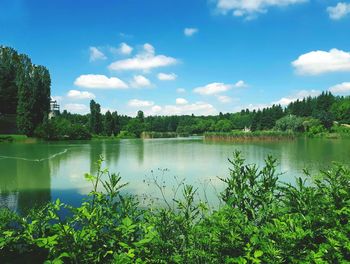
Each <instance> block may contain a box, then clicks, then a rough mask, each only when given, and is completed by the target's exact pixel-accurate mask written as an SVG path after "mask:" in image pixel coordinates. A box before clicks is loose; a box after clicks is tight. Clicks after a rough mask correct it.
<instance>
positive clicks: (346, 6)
mask: <svg viewBox="0 0 350 264" xmlns="http://www.w3.org/2000/svg"><path fill="white" fill-rule="evenodd" d="M327 12H328V14H329V17H330V18H331V19H334V20H339V19H341V18H343V17H345V16H347V15H348V14H350V3H344V2H339V3H338V4H337V5H336V6H329V7H327Z"/></svg>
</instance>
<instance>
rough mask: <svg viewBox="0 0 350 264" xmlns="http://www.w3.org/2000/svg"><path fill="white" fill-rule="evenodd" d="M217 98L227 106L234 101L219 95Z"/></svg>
mask: <svg viewBox="0 0 350 264" xmlns="http://www.w3.org/2000/svg"><path fill="white" fill-rule="evenodd" d="M216 98H217V99H218V100H219V102H220V103H223V104H227V103H230V102H231V101H232V98H231V97H229V96H226V95H217V96H216Z"/></svg>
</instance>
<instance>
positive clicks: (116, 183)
mask: <svg viewBox="0 0 350 264" xmlns="http://www.w3.org/2000/svg"><path fill="white" fill-rule="evenodd" d="M229 162H230V170H229V175H228V176H227V178H222V179H221V180H222V181H223V182H224V184H225V187H224V189H223V191H222V192H221V194H220V197H219V198H220V200H221V201H222V204H221V206H219V207H218V208H216V209H215V210H213V211H212V210H211V209H210V207H209V205H208V204H207V203H205V202H202V201H199V200H197V198H196V192H197V190H196V189H195V188H193V187H192V186H189V185H185V184H182V185H181V186H180V187H181V189H182V194H181V195H176V196H175V198H174V199H173V200H164V206H163V207H160V206H150V207H149V208H147V209H143V208H141V207H140V206H139V201H138V199H137V198H135V197H133V196H129V195H122V194H121V190H122V189H123V188H124V186H125V184H122V183H121V178H120V176H119V175H118V174H113V173H110V172H109V171H108V170H107V169H104V168H103V167H102V166H103V163H102V161H99V162H98V172H97V174H96V175H90V174H86V175H85V178H86V179H87V180H88V181H90V182H91V184H92V191H91V192H90V194H89V196H88V198H87V199H86V200H85V201H84V202H83V203H82V204H81V206H80V207H77V208H75V207H71V206H69V205H67V204H63V203H62V202H60V200H56V201H55V202H53V203H50V204H48V205H46V206H45V207H43V208H39V209H36V210H34V211H33V212H31V213H29V214H28V215H19V214H17V213H15V212H11V211H9V210H7V209H5V208H3V209H2V210H1V212H0V234H1V235H0V261H1V263H10V262H11V263H13V262H16V263H23V262H26V261H27V260H29V259H30V260H31V262H35V263H42V262H44V261H45V260H47V262H45V263H347V262H349V261H350V222H349V220H350V170H349V168H347V167H344V166H342V165H340V164H334V165H333V166H332V167H330V168H328V169H326V170H323V171H321V172H320V173H319V174H318V175H314V176H311V175H309V173H308V172H305V177H303V178H298V179H296V182H295V184H293V185H291V184H286V183H281V182H279V181H278V176H279V174H278V173H277V172H276V160H275V159H274V158H272V157H267V158H266V160H265V165H264V166H263V167H262V168H258V167H257V166H256V165H254V164H246V163H245V160H244V159H243V158H242V156H241V155H240V153H238V152H237V153H235V154H234V155H233V157H232V159H230V160H229ZM159 186H160V187H159V188H160V190H161V191H162V190H163V188H164V187H162V184H161V185H159ZM101 188H102V189H103V191H100V190H101Z"/></svg>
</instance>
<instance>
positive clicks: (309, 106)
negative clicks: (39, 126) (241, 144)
mask: <svg viewBox="0 0 350 264" xmlns="http://www.w3.org/2000/svg"><path fill="white" fill-rule="evenodd" d="M59 118H64V119H67V120H69V122H71V123H72V124H78V125H81V126H84V127H86V128H88V129H89V131H90V133H92V134H95V135H105V136H111V135H114V136H116V135H120V136H121V137H140V135H141V133H142V132H145V131H147V132H170V133H177V134H180V135H193V134H203V133H205V132H231V131H232V130H243V129H248V130H251V131H261V130H272V129H274V130H280V131H294V132H311V133H314V134H316V133H319V132H323V131H327V130H330V129H331V128H332V126H333V124H334V121H337V122H339V123H350V97H349V96H348V97H343V96H334V95H332V94H331V93H330V92H323V93H321V94H320V95H319V96H316V97H307V98H304V99H302V100H296V101H295V102H292V103H290V104H289V105H288V106H287V107H285V108H283V107H282V106H281V105H272V106H271V107H266V108H263V109H261V110H260V109H259V110H253V111H251V110H249V109H245V110H242V111H241V112H238V113H226V114H223V113H220V114H219V115H217V116H194V115H183V116H175V115H174V116H147V117H145V116H144V113H143V112H142V111H138V113H137V116H136V117H134V118H131V117H128V116H125V115H119V114H118V113H117V112H116V111H115V112H112V113H111V112H110V111H107V112H106V113H105V114H102V113H101V107H100V105H99V104H98V103H96V102H95V101H94V100H92V101H91V102H90V114H87V115H78V114H71V113H68V112H67V111H63V113H62V114H61V115H60V117H59Z"/></svg>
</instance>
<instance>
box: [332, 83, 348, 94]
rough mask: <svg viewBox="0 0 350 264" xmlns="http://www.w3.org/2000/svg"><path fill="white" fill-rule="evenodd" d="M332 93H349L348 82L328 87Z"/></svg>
mask: <svg viewBox="0 0 350 264" xmlns="http://www.w3.org/2000/svg"><path fill="white" fill-rule="evenodd" d="M329 91H331V92H332V93H337V94H339V93H350V82H343V83H340V84H337V85H334V86H332V87H330V88H329Z"/></svg>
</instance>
